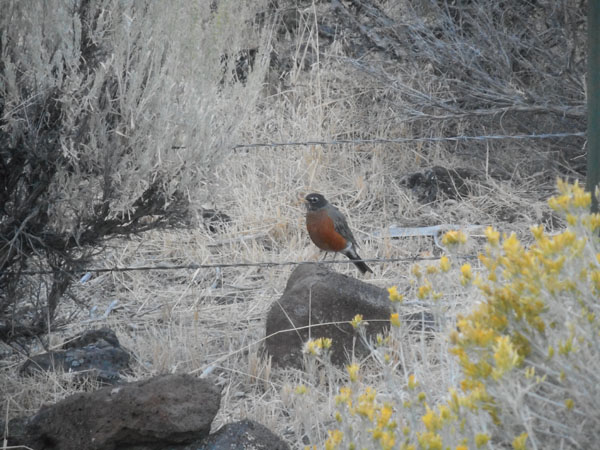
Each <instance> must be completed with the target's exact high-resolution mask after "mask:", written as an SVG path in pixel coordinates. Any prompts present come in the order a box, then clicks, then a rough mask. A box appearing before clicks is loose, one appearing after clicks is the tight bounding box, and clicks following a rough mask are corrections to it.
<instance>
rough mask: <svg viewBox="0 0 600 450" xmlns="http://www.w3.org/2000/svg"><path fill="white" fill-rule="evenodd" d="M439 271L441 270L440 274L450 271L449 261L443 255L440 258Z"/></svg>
mask: <svg viewBox="0 0 600 450" xmlns="http://www.w3.org/2000/svg"><path fill="white" fill-rule="evenodd" d="M440 269H442V272H448V271H449V270H450V259H449V258H448V257H447V256H445V255H444V256H442V257H441V258H440Z"/></svg>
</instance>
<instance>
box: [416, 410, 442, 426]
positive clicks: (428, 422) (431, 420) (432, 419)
mask: <svg viewBox="0 0 600 450" xmlns="http://www.w3.org/2000/svg"><path fill="white" fill-rule="evenodd" d="M425 408H426V409H427V412H426V413H425V415H423V417H421V421H422V422H423V424H424V425H425V428H427V431H437V430H439V429H440V428H442V422H441V421H440V419H439V417H438V415H437V414H436V413H435V412H434V411H433V410H432V409H430V408H429V406H428V405H425Z"/></svg>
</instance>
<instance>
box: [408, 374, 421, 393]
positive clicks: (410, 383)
mask: <svg viewBox="0 0 600 450" xmlns="http://www.w3.org/2000/svg"><path fill="white" fill-rule="evenodd" d="M418 385H419V382H418V381H417V378H416V377H415V376H414V374H411V375H409V376H408V388H409V389H410V390H411V391H414V389H415V388H416V387H417V386H418Z"/></svg>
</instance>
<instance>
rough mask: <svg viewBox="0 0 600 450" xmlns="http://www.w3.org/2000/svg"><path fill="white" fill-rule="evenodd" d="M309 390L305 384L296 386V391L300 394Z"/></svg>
mask: <svg viewBox="0 0 600 450" xmlns="http://www.w3.org/2000/svg"><path fill="white" fill-rule="evenodd" d="M307 391H308V389H307V388H306V386H305V385H303V384H299V385H298V386H296V390H295V392H296V394H298V395H302V394H306V392H307Z"/></svg>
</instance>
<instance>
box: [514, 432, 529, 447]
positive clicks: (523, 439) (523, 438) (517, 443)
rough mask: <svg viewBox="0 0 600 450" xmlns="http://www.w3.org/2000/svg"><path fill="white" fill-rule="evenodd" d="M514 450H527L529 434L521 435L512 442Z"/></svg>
mask: <svg viewBox="0 0 600 450" xmlns="http://www.w3.org/2000/svg"><path fill="white" fill-rule="evenodd" d="M512 446H513V449H514V450H527V433H521V434H520V435H518V436H517V437H516V438H514V439H513V441H512Z"/></svg>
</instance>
